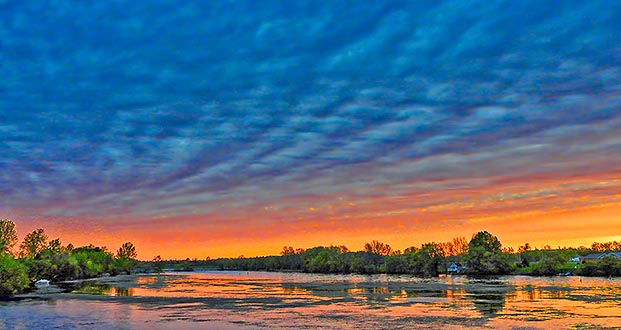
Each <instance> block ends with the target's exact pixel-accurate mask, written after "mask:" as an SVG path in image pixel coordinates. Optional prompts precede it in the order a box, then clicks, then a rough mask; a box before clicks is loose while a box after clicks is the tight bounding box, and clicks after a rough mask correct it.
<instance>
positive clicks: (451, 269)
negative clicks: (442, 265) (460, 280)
mask: <svg viewBox="0 0 621 330" xmlns="http://www.w3.org/2000/svg"><path fill="white" fill-rule="evenodd" d="M462 270H464V268H463V267H461V266H460V265H458V264H456V263H452V264H451V265H450V266H449V267H448V268H447V269H446V272H447V273H449V274H459V273H461V271H462Z"/></svg>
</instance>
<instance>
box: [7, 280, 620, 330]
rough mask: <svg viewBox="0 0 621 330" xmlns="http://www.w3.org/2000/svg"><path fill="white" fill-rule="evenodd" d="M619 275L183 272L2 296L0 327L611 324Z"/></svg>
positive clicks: (616, 318)
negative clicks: (427, 276) (9, 297)
mask: <svg viewBox="0 0 621 330" xmlns="http://www.w3.org/2000/svg"><path fill="white" fill-rule="evenodd" d="M619 284H621V281H619V280H617V279H606V278H579V277H524V276H506V277H498V278H480V279H477V278H469V277H463V276H446V277H440V278H433V279H420V278H416V277H411V276H389V275H373V276H363V275H317V274H300V273H263V272H209V271H207V272H189V273H165V274H159V275H132V276H119V277H112V278H102V279H99V280H97V281H86V282H81V283H72V284H67V285H63V286H61V287H60V288H54V287H52V288H48V289H46V290H41V291H38V292H35V293H33V294H29V295H24V296H20V297H19V299H16V300H12V301H5V302H0V330H1V329H33V328H37V329H78V328H88V329H111V328H115V329H142V328H150V329H175V328H179V327H183V328H186V329H204V328H210V329H261V328H270V329H411V328H417V329H437V328H443V329H494V328H502V329H617V328H621V289H620V288H619Z"/></svg>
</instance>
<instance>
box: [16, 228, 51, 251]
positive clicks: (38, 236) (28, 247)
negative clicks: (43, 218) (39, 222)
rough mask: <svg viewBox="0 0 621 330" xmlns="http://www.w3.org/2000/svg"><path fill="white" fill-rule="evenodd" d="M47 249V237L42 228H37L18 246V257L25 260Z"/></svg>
mask: <svg viewBox="0 0 621 330" xmlns="http://www.w3.org/2000/svg"><path fill="white" fill-rule="evenodd" d="M46 247H47V235H46V234H45V231H44V230H43V228H39V229H36V230H33V231H32V232H30V233H29V234H28V235H26V237H24V241H23V242H22V244H21V245H20V246H19V249H20V253H19V254H20V256H21V257H25V258H34V257H36V256H37V254H39V253H40V252H41V251H43V249H45V248H46Z"/></svg>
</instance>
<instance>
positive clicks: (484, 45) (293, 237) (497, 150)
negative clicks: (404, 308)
mask: <svg viewBox="0 0 621 330" xmlns="http://www.w3.org/2000/svg"><path fill="white" fill-rule="evenodd" d="M0 18H1V19H0V217H1V218H9V219H12V220H13V221H15V222H16V224H17V229H18V232H19V235H20V237H23V236H24V235H25V234H26V233H28V232H29V231H32V230H34V229H35V228H39V227H42V228H44V229H45V230H46V232H47V233H48V235H49V236H50V238H53V237H60V238H61V240H62V241H63V242H64V243H69V242H71V243H73V244H74V245H83V244H89V243H93V244H95V245H104V246H106V247H108V248H109V249H110V250H116V249H117V248H118V247H119V246H120V245H121V244H122V243H123V242H125V241H131V242H132V243H134V245H136V247H137V250H138V257H139V258H141V259H151V258H152V257H153V256H155V255H161V256H162V257H163V258H185V257H190V258H200V259H202V258H205V257H207V256H210V257H212V258H213V257H236V256H238V255H245V256H255V255H274V254H278V252H279V251H281V250H282V247H283V246H284V245H292V246H294V247H302V248H308V247H312V246H318V245H330V244H336V245H341V244H344V245H347V246H348V247H349V248H350V249H352V250H360V249H362V247H363V245H364V243H365V242H368V241H370V240H373V239H377V240H381V241H384V242H386V243H388V244H390V245H391V246H393V247H394V248H397V249H404V248H406V247H408V246H412V245H414V246H418V245H420V244H421V243H424V242H429V241H436V242H438V241H448V240H450V239H451V238H452V237H455V236H464V237H466V238H467V239H469V238H470V237H471V235H472V234H473V233H475V232H477V231H480V230H488V231H490V232H492V233H493V234H495V235H497V236H498V237H499V239H500V240H501V242H502V243H503V244H504V245H506V246H514V247H517V246H518V245H520V244H523V243H525V242H529V243H530V244H531V246H537V247H539V246H543V245H544V244H550V245H551V246H553V247H556V246H559V245H560V246H565V245H590V243H591V242H593V241H609V240H613V239H616V240H621V23H620V22H621V2H618V1H543V2H542V1H491V0H482V1H474V0H473V1H362V2H361V1H295V2H293V1H182V2H179V1H168V0H163V1H154V2H142V1H114V0H110V1H101V2H83V1H63V0H57V1H47V0H45V1H29V0H26V1H0Z"/></svg>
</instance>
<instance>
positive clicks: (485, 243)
mask: <svg viewBox="0 0 621 330" xmlns="http://www.w3.org/2000/svg"><path fill="white" fill-rule="evenodd" d="M477 248H482V249H483V251H486V252H491V253H500V252H502V244H500V241H499V240H498V237H496V236H494V235H492V234H490V233H489V232H487V231H480V232H478V233H476V234H474V235H473V236H472V239H471V240H470V243H468V250H469V251H472V250H473V249H477Z"/></svg>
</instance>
